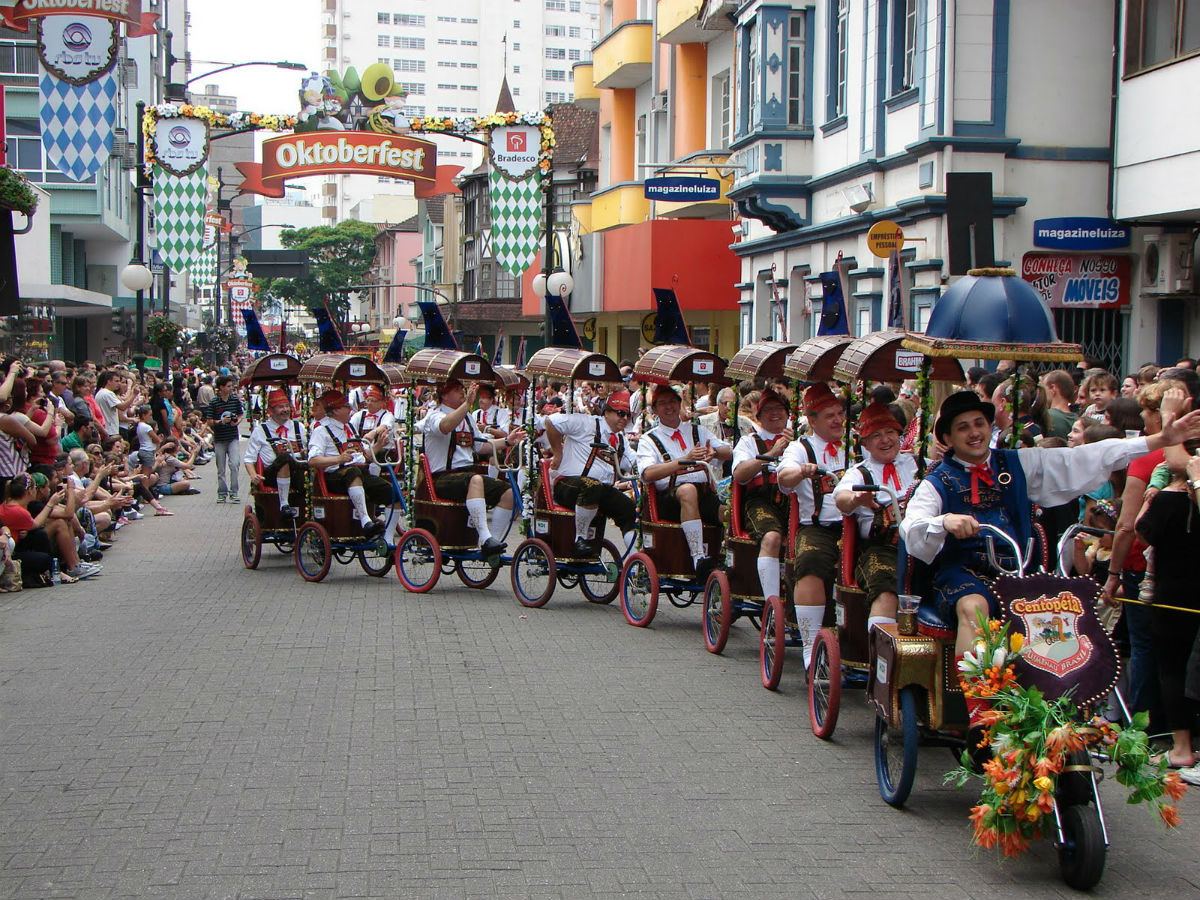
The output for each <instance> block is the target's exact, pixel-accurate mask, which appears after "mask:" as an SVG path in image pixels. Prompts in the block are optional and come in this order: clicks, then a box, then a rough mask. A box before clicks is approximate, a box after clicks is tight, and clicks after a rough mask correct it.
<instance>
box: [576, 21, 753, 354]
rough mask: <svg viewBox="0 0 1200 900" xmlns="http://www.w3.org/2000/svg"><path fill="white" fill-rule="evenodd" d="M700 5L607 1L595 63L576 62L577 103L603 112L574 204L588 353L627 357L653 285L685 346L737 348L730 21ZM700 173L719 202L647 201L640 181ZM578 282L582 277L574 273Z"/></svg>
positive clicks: (638, 342) (639, 337)
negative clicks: (592, 170)
mask: <svg viewBox="0 0 1200 900" xmlns="http://www.w3.org/2000/svg"><path fill="white" fill-rule="evenodd" d="M702 6H704V4H702V3H700V2H699V0H660V2H657V3H655V2H652V0H604V2H603V3H602V4H601V35H600V38H599V39H598V41H597V42H596V45H595V46H594V47H593V48H592V59H591V61H590V62H584V63H581V64H579V65H577V66H575V67H574V70H573V77H574V82H575V96H576V102H581V103H589V104H593V105H595V106H596V107H597V108H598V109H599V160H600V171H599V182H598V185H597V187H596V190H595V192H594V193H593V194H592V195H591V197H590V198H589V199H588V200H586V201H583V202H579V203H576V204H575V209H574V213H575V217H576V219H577V220H578V222H579V225H580V231H581V232H583V233H590V234H591V235H593V237H594V240H593V250H592V253H591V258H590V271H591V285H592V291H593V296H594V298H595V301H594V302H595V306H596V310H597V312H596V349H597V350H599V351H600V352H602V353H607V354H608V355H609V356H612V357H614V358H618V359H632V358H634V357H635V356H636V354H637V350H638V347H639V346H642V345H644V344H645V337H644V334H645V331H644V329H645V327H646V324H647V316H648V314H649V311H650V310H651V309H652V308H653V289H654V288H670V289H673V290H674V291H675V293H676V296H677V297H678V299H679V304H680V307H681V308H682V310H683V313H684V317H685V319H686V321H687V323H688V325H689V327H690V328H691V334H692V340H693V341H694V342H695V343H696V344H697V345H699V346H704V347H708V348H711V349H712V350H714V351H716V352H718V353H720V354H722V355H725V356H729V355H732V354H733V352H734V351H736V349H737V339H738V333H737V300H738V292H737V289H736V288H735V287H734V285H735V284H736V282H737V281H738V271H739V266H738V261H737V259H736V257H735V256H734V255H733V253H732V251H731V250H730V249H729V244H730V241H731V232H730V226H731V219H732V204H731V203H730V201H729V199H728V196H727V191H728V188H729V176H730V174H731V173H730V171H729V169H728V168H727V165H728V162H729V150H728V147H729V141H730V137H731V129H730V102H729V101H730V84H731V82H730V73H731V69H732V66H733V59H734V53H733V25H732V23H731V22H730V21H728V19H727V17H725V16H724V15H705V16H702V13H703V10H702ZM670 176H675V177H688V176H703V177H707V178H710V179H715V180H717V181H719V182H721V184H722V190H721V196H720V197H718V198H716V199H704V200H698V201H694V202H664V201H661V200H651V199H647V197H646V179H647V177H653V178H658V177H670ZM576 281H577V282H578V281H579V275H578V274H577V275H576Z"/></svg>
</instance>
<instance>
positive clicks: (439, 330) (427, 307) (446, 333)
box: [417, 300, 458, 350]
mask: <svg viewBox="0 0 1200 900" xmlns="http://www.w3.org/2000/svg"><path fill="white" fill-rule="evenodd" d="M417 306H418V307H419V308H420V310H421V316H422V317H423V318H424V319H425V346H426V347H436V348H437V349H438V350H457V349H458V341H456V340H455V339H454V335H452V334H451V333H450V328H449V326H448V325H447V324H446V320H445V319H444V318H442V311H441V310H440V309H439V308H438V305H437V303H436V302H435V301H433V300H418V301H417Z"/></svg>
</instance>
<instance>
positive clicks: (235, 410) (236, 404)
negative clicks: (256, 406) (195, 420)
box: [204, 394, 242, 444]
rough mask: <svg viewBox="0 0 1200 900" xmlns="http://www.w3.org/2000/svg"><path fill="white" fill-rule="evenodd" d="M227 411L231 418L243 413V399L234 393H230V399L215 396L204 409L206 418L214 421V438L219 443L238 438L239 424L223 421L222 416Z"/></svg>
mask: <svg viewBox="0 0 1200 900" xmlns="http://www.w3.org/2000/svg"><path fill="white" fill-rule="evenodd" d="M226 413H228V414H229V418H231V419H232V418H235V417H237V416H240V415H241V414H242V401H241V400H239V399H238V398H237V397H235V396H234V395H233V394H230V395H229V399H228V400H222V399H221V398H220V397H214V398H213V401H212V403H210V404H208V408H207V409H205V410H204V418H206V419H207V420H208V421H210V422H212V431H213V440H214V441H216V442H217V443H219V444H223V443H226V442H227V441H236V440H237V439H238V426H236V425H228V424H226V423H224V422H222V421H221V417H222V416H224V415H225V414H226Z"/></svg>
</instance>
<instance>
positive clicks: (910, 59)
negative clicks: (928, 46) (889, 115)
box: [892, 0, 917, 94]
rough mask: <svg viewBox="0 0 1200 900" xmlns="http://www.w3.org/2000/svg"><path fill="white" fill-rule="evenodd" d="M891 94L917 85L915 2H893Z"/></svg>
mask: <svg viewBox="0 0 1200 900" xmlns="http://www.w3.org/2000/svg"><path fill="white" fill-rule="evenodd" d="M892 8H893V10H894V13H893V17H892V93H893V94H899V93H900V92H901V91H907V90H908V89H909V88H911V87H913V86H915V85H916V83H917V77H916V67H917V0H893V4H892Z"/></svg>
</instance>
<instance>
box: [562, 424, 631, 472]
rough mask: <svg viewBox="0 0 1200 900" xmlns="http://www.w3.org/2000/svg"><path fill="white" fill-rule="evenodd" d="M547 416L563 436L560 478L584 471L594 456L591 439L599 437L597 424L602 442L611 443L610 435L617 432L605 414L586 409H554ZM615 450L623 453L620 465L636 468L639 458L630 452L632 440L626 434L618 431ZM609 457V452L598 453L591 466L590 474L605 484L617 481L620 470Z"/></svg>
mask: <svg viewBox="0 0 1200 900" xmlns="http://www.w3.org/2000/svg"><path fill="white" fill-rule="evenodd" d="M548 419H549V421H550V423H551V424H552V425H553V426H554V428H555V430H556V431H558V432H559V433H560V434H561V435H562V436H563V438H564V440H563V459H562V465H561V466H559V469H558V475H559V477H560V478H561V477H562V476H564V475H582V474H583V470H584V468H585V467H587V464H588V460H589V459H590V458H591V457H592V442H593V441H595V440H596V439H597V432H596V426H597V424H599V426H600V431H599V441H600V443H601V444H605V445H608V446H612V441H611V440H610V437H611V436H612V435H613V434H614V432H613V430H612V429H611V428H609V427H608V421H607V420H606V419H605V418H604V417H603V416H589V415H587V414H586V413H555V414H554V415H552V416H549V417H548ZM614 450H616V451H618V452H620V453H621V458H620V459H619V460H618V461H617V465H619V466H620V467H621V468H622V469H623V470H625V471H627V472H632V471H635V470H636V469H637V459H636V458H635V457H634V455H633V453H631V452H630V449H629V442H628V441H627V440H625V438H624V436H623V435H617V446H616V447H615V448H614ZM609 459H610V458H609V457H608V455H607V454H600V453H597V455H596V457H595V459H592V465H591V468H590V469H588V477H589V478H595V479H596V480H597V481H599V482H601V483H603V484H612V483H613V482H614V481H616V480H617V473H615V472H613V469H612V465H611V464H610V462H609Z"/></svg>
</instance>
